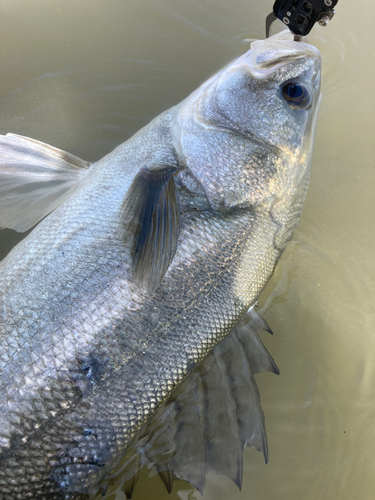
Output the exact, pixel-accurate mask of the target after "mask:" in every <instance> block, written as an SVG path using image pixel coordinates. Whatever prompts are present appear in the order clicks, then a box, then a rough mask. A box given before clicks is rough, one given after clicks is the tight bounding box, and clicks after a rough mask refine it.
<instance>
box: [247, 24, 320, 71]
mask: <svg viewBox="0 0 375 500" xmlns="http://www.w3.org/2000/svg"><path fill="white" fill-rule="evenodd" d="M304 58H311V59H314V60H317V59H318V60H319V61H321V54H320V52H319V50H318V49H317V48H316V47H314V46H313V45H310V44H308V43H306V42H295V41H294V40H293V35H291V33H290V32H289V31H288V30H286V31H283V32H281V33H278V34H276V35H274V36H272V37H271V38H266V39H265V40H255V41H254V42H252V43H251V45H250V50H249V51H248V52H246V53H245V54H244V55H243V56H242V58H241V59H240V60H241V62H243V63H245V64H246V65H247V66H248V70H249V71H250V73H251V75H252V76H253V78H255V79H258V80H263V79H264V78H267V77H269V76H270V75H271V74H272V73H274V72H276V71H277V70H279V69H280V68H282V67H283V66H287V65H289V64H290V63H292V62H293V61H297V60H298V59H304Z"/></svg>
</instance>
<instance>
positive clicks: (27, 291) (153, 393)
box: [0, 54, 320, 500]
mask: <svg viewBox="0 0 375 500" xmlns="http://www.w3.org/2000/svg"><path fill="white" fill-rule="evenodd" d="M233 64H235V63H233ZM319 64H320V63H319V59H318V58H317V57H315V58H314V57H312V56H311V54H309V55H306V56H305V57H303V58H301V57H300V59H298V61H296V60H294V59H293V60H292V61H291V62H290V63H289V64H288V65H284V66H283V67H282V68H277V69H276V70H275V71H274V72H273V73H270V74H271V77H270V78H269V79H268V80H267V79H266V80H267V81H268V82H271V83H269V86H270V88H272V89H274V90H275V89H276V88H278V87H279V85H280V83H281V82H283V81H286V80H288V79H290V78H295V77H296V76H297V75H300V74H301V73H306V72H308V70H309V68H311V67H312V66H313V67H315V71H318V68H319ZM224 71H225V70H224ZM306 74H307V73H306ZM275 75H276V76H277V78H276V77H275ZM224 76H225V75H224ZM216 78H219V79H220V74H219V76H218V75H216ZM225 78H226V77H225ZM252 78H253V77H252ZM272 78H273V79H272ZM306 78H307V77H306ZM224 82H225V80H224ZM256 83H257V82H256V81H255V83H254V88H255V87H256ZM259 85H260V90H259V92H261V91H263V90H264V81H263V83H262V81H261V83H260V84H259ZM206 88H207V84H206V87H205V86H202V90H201V93H200V92H199V90H198V91H196V93H194V94H193V95H192V96H191V98H189V99H187V100H186V101H184V102H183V103H182V104H181V105H179V106H177V107H175V108H172V109H171V110H169V111H167V112H165V113H163V114H162V115H160V116H159V117H158V118H156V119H155V120H154V121H153V122H151V123H150V124H149V125H148V126H147V127H145V128H144V129H142V130H141V131H140V132H138V134H136V135H135V136H134V137H133V138H131V139H130V140H129V141H127V142H126V143H124V144H123V145H121V146H119V147H118V148H117V149H116V150H115V151H113V152H112V153H111V154H109V155H107V156H106V157H105V158H103V159H102V160H100V161H99V162H97V163H96V164H94V165H93V166H92V167H91V170H90V171H89V173H88V175H87V177H86V178H85V179H84V181H83V182H82V183H81V185H80V186H79V188H78V189H77V191H76V192H75V193H74V194H73V195H72V196H71V197H70V198H69V199H68V200H67V201H66V202H65V203H64V204H63V205H61V206H60V207H59V208H58V209H56V210H55V211H54V212H53V213H52V214H51V215H50V216H48V217H47V218H46V219H44V220H43V221H42V222H41V223H40V224H39V225H38V226H37V227H36V228H35V229H34V231H33V232H32V233H31V234H30V235H29V236H28V237H27V238H26V239H25V240H23V241H22V242H21V243H20V244H19V245H18V246H17V247H16V248H15V249H14V250H13V251H12V252H11V253H10V254H9V255H8V256H7V258H6V259H4V261H3V262H2V263H1V264H0V342H1V344H0V353H1V354H0V369H1V377H0V409H1V415H0V445H1V454H0V498H1V499H2V500H15V499H22V500H24V499H26V498H33V499H40V500H47V499H50V500H54V499H56V500H57V499H62V498H66V497H65V495H66V494H67V493H69V492H71V493H73V492H75V493H85V492H86V491H87V489H88V488H89V487H90V486H91V485H93V484H96V483H97V482H98V481H99V480H100V479H101V478H102V477H103V476H104V475H105V473H106V471H108V470H109V469H111V468H112V467H113V466H114V465H115V464H116V463H117V461H118V460H119V458H120V457H121V455H122V453H123V452H124V450H125V449H126V447H127V446H128V445H129V443H130V442H131V441H132V439H133V438H134V436H135V434H136V432H137V430H139V429H140V428H141V427H142V426H143V425H144V423H145V422H147V420H148V419H149V418H150V416H152V414H153V412H154V411H155V409H156V408H157V407H158V406H159V405H160V404H161V403H162V402H163V401H164V400H165V399H166V398H167V397H168V395H170V394H171V392H172V391H173V389H174V388H175V387H176V386H178V384H180V383H181V382H182V381H183V380H184V379H185V378H186V376H187V375H188V374H189V373H190V372H191V370H192V369H193V368H194V367H195V366H196V365H198V364H199V363H200V362H201V361H202V360H203V359H204V358H205V356H206V355H207V354H208V353H209V352H210V350H211V349H212V348H213V347H214V346H215V345H217V343H219V342H220V341H221V340H222V339H224V338H225V337H226V336H227V335H228V334H229V333H230V332H231V331H232V330H233V328H234V327H235V326H236V324H237V323H238V322H239V321H240V319H241V318H242V317H243V315H244V314H245V312H246V311H247V309H248V308H249V307H250V306H251V305H252V304H254V302H255V301H256V300H257V298H258V296H259V294H260V292H261V290H262V289H263V287H264V286H265V284H266V282H267V280H268V279H269V277H270V276H271V274H272V272H273V269H274V266H275V265H276V263H277V260H278V259H279V257H280V254H281V252H282V250H283V249H284V246H285V243H286V241H287V240H288V239H289V238H290V236H291V231H292V229H293V228H294V227H295V225H296V224H297V221H298V218H299V214H300V211H301V208H302V204H303V200H304V196H305V191H306V187H307V181H308V175H309V157H310V149H311V141H312V140H311V137H312V128H313V123H314V113H315V108H316V106H315V104H314V106H313V107H312V109H311V110H310V111H306V112H304V113H305V115H304V118H303V120H302V119H301V117H300V116H299V118H298V120H299V121H298V123H300V124H301V132H300V134H299V135H298V134H297V135H296V136H295V137H292V138H290V141H292V142H290V141H289V142H288V138H285V133H284V132H282V130H281V129H280V130H279V128H278V123H280V121H281V123H282V127H281V128H282V129H283V130H284V131H285V127H286V128H287V125H288V123H287V122H286V119H283V120H279V122H278V123H277V122H276V123H273V122H272V121H271V122H272V123H271V122H270V125H269V126H272V127H273V129H272V133H270V134H269V137H271V138H272V140H271V139H270V141H271V142H268V143H267V141H266V140H264V138H263V137H255V136H254V130H253V129H254V126H255V125H256V124H255V125H254V123H253V124H252V128H251V130H250V128H249V130H247V129H245V128H239V127H236V126H235V125H233V123H234V122H232V123H229V122H230V120H228V119H227V118H225V120H226V121H225V120H224V119H220V120H221V121H220V120H219V121H220V123H218V120H217V119H216V118H215V116H216V115H215V113H214V112H213V111H212V109H211V108H210V110H209V111H207V102H208V103H209V105H210V106H211V104H212V102H215V99H216V98H215V96H216V95H217V94H216V93H215V89H214V90H212V88H211V87H209V91H207V92H206ZM241 88H242V87H241ZM262 89H263V90H262ZM254 91H256V90H254V89H253V92H254ZM205 92H206V93H205ZM202 93H203V94H204V96H205V98H204V99H203V101H204V106H203V107H202V109H199V103H198V104H197V101H196V96H197V95H198V96H200V95H201V94H202ZM211 94H212V95H211ZM262 95H263V94H262ZM317 95H318V90H317V91H316V95H315V97H314V99H316V98H317ZM212 96H213V97H212ZM237 97H238V98H239V99H242V90H241V92H238V93H237ZM258 97H259V96H258ZM261 97H262V96H261ZM229 98H230V99H233V95H232V94H230V95H229V97H228V99H229ZM278 98H279V96H278ZM260 100H261V99H260ZM206 101H207V102H206ZM210 103H211V104H210ZM215 106H216V104H215ZM283 106H284V104H283ZM203 108H204V109H203ZM225 108H226V109H229V110H230V109H232V108H231V106H225ZM192 109H194V110H195V109H198V111H197V116H198V115H199V116H198V119H197V118H194V111H192ZM285 109H286V108H285ZM287 112H288V113H290V111H287ZM282 113H286V111H284V108H280V118H282V116H281V114H282ZM235 115H236V116H235ZM233 116H234V118H235V119H237V116H238V110H236V106H234V108H233ZM215 120H216V122H215ZM252 120H253V121H256V120H257V117H256V118H254V117H252ZM224 121H225V123H224ZM202 123H203V125H202ZM207 123H208V124H209V125H207ZM260 123H261V122H260ZM289 125H290V126H292V125H293V123H291V124H289ZM289 125H288V126H289ZM201 126H203V127H204V133H203V136H204V138H203V139H202V137H201V136H200V131H199V127H201ZM267 126H268V125H267ZM274 129H275V130H274ZM231 131H232V132H231ZM278 131H279V132H280V133H279V136H278V137H279V143H277V140H276V139H277V133H278ZM275 137H276V139H275ZM206 139H207V140H206ZM202 140H203V142H202ZM215 162H216V163H215ZM159 163H163V164H164V165H165V164H168V165H171V166H174V167H176V168H177V169H178V171H179V172H180V173H179V174H178V178H177V180H176V182H177V185H178V186H179V189H180V197H181V228H180V233H179V238H178V247H177V252H176V255H175V256H174V259H173V261H172V264H171V265H170V267H169V269H168V272H167V274H166V276H165V278H164V279H163V281H162V283H161V285H160V286H159V288H157V289H156V291H155V292H154V293H149V292H148V291H147V289H146V288H145V287H144V286H143V285H140V284H139V283H137V282H136V280H134V278H133V276H132V270H131V256H130V252H131V244H132V242H131V240H130V238H129V237H128V235H126V234H124V224H123V213H122V208H123V200H124V198H125V196H126V193H127V190H128V189H129V186H130V184H131V182H132V180H133V179H134V176H135V175H136V174H137V173H138V172H139V170H140V168H142V167H143V166H144V165H146V164H147V165H149V164H155V165H157V164H159ZM239 166H240V167H241V168H240V172H241V176H243V175H245V178H243V177H241V178H240V179H239V170H238V169H239ZM210 168H212V169H213V170H212V171H211V173H209V170H210ZM202 169H203V170H202ZM218 169H219V170H220V169H221V170H220V171H219V174H218V175H216V174H215V172H216V173H217V172H218ZM236 169H237V170H236ZM192 174H193V176H194V177H195V179H196V180H198V188H197V187H196V186H197V182H196V180H195V179H194V177H193V176H192ZM246 176H247V177H246ZM248 193H250V194H248Z"/></svg>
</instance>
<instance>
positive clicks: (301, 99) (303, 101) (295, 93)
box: [282, 82, 312, 109]
mask: <svg viewBox="0 0 375 500" xmlns="http://www.w3.org/2000/svg"><path fill="white" fill-rule="evenodd" d="M282 94H283V97H284V99H285V100H286V102H287V104H288V106H289V107H291V108H292V109H307V108H309V107H310V105H311V101H312V97H311V92H310V90H309V89H308V88H307V87H306V86H305V85H303V84H302V83H299V82H289V83H287V84H286V85H284V87H283V88H282Z"/></svg>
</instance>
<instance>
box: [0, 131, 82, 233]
mask: <svg viewBox="0 0 375 500" xmlns="http://www.w3.org/2000/svg"><path fill="white" fill-rule="evenodd" d="M90 165H91V164H90V163H88V162H86V161H83V160H81V159H80V158H77V156H74V155H71V154H70V153H67V152H66V151H62V150H61V149H57V148H54V147H52V146H50V145H48V144H45V143H43V142H40V141H36V140H35V139H30V138H28V137H23V136H21V135H16V134H7V135H0V228H9V229H14V230H15V231H18V232H21V233H22V232H24V231H27V229H30V228H31V227H32V226H34V225H35V224H37V223H38V222H39V221H41V220H42V219H43V218H44V217H45V216H46V215H48V214H49V213H50V212H52V211H53V210H55V208H57V207H58V206H59V205H60V204H61V203H62V202H63V201H64V200H66V199H67V198H68V197H69V196H70V194H71V193H72V192H73V191H74V190H75V189H76V187H77V185H78V183H79V182H80V180H81V179H82V178H83V177H85V175H86V173H87V170H88V168H89V167H90Z"/></svg>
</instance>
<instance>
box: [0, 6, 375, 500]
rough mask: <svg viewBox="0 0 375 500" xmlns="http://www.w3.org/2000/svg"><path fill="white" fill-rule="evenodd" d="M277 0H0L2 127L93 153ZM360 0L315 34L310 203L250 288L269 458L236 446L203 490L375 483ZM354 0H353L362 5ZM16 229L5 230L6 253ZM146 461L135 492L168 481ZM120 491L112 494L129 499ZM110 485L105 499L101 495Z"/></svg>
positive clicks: (368, 75)
mask: <svg viewBox="0 0 375 500" xmlns="http://www.w3.org/2000/svg"><path fill="white" fill-rule="evenodd" d="M272 3H273V2H268V1H263V0H262V1H260V0H259V1H257V2H255V1H254V0H246V1H245V0H232V1H231V2H224V1H222V0H215V1H214V0H189V2H184V1H182V0H180V1H176V0H158V1H156V0H155V1H153V0H95V1H92V0H80V1H77V0H48V1H47V0H33V1H32V2H31V1H27V0H17V1H14V0H2V2H1V5H0V27H1V29H0V70H1V76H2V77H1V81H0V133H2V134H5V133H6V132H14V133H18V134H22V135H26V136H30V137H34V138H36V139H39V140H42V141H44V142H48V143H50V144H53V145H54V146H57V147H60V148H62V149H65V150H67V151H70V152H71V153H74V154H76V155H77V156H80V157H81V158H83V159H85V160H90V161H95V160H98V159H99V158H101V157H102V156H103V155H105V154H106V153H108V152H109V151H111V150H112V149H113V148H114V147H115V146H117V145H118V144H120V143H121V142H123V141H125V140H126V139H128V138H129V137H130V136H131V135H132V134H133V133H134V132H136V131H137V130H138V129H139V128H140V127H142V126H143V125H145V124H146V123H148V122H149V121H150V120H151V119H152V118H153V117H155V116H156V115H157V114H159V113H160V112H162V111H163V110H165V109H167V108H168V107H170V106H172V105H174V104H176V103H178V102H179V101H180V100H182V99H183V98H184V97H186V96H187V95H188V94H189V93H190V92H191V91H192V90H194V89H195V88H196V87H197V86H198V85H199V84H200V83H201V82H202V81H204V80H205V79H206V78H207V77H209V76H210V75H211V74H212V73H213V72H216V71H217V70H218V69H220V68H221V67H222V66H223V65H224V64H227V63H228V62H229V61H230V60H232V59H233V58H235V57H236V56H238V55H240V54H241V53H243V52H244V51H245V50H247V49H248V42H246V41H244V40H245V39H247V38H259V37H263V36H264V20H265V16H266V15H267V14H268V13H269V12H270V11H271V8H272ZM367 6H368V1H367V2H366V1H365V0H357V1H356V2H350V3H349V2H345V0H342V1H340V2H339V4H338V7H337V15H336V17H335V19H334V20H333V21H332V23H331V24H330V26H329V27H328V28H326V29H323V28H320V27H316V28H315V29H314V30H313V32H312V34H311V36H310V37H309V41H310V43H313V44H315V45H316V46H317V47H318V48H319V49H320V50H321V52H322V55H323V99H322V102H321V107H320V113H319V117H318V121H317V131H316V136H315V137H316V139H315V148H314V161H313V168H312V176H311V182H310V188H309V192H308V196H307V201H306V205H305V209H304V212H303V215H302V218H301V222H300V225H299V227H298V230H297V231H296V232H295V237H294V240H293V241H292V242H291V243H290V244H289V246H288V248H287V250H286V252H285V254H284V256H283V258H282V259H281V261H280V263H279V265H278V267H277V270H276V273H275V275H274V277H273V278H272V279H271V281H270V282H269V284H268V286H267V288H266V290H265V291H264V293H263V295H262V297H261V300H260V303H261V306H263V312H264V315H265V317H266V318H267V320H268V322H269V323H270V325H271V326H272V328H273V330H274V332H275V335H274V337H268V336H267V335H266V334H264V336H263V339H264V341H265V343H266V344H267V347H268V349H269V350H270V352H271V353H272V355H273V356H274V358H275V360H276V361H277V364H278V366H279V368H280V369H281V375H280V376H279V377H276V376H274V375H271V374H260V375H258V376H257V381H258V384H259V388H260V392H261V397H262V404H263V408H264V411H265V415H266V424H267V432H268V441H269V454H270V464H269V465H267V466H266V465H265V464H264V461H263V458H262V456H261V454H260V453H258V452H256V451H255V450H253V449H251V448H249V449H247V450H246V451H245V463H244V481H243V489H242V492H238V490H237V488H236V486H235V485H234V484H232V483H231V482H230V481H229V480H227V479H225V478H220V477H216V476H208V478H207V486H206V491H205V493H204V496H203V499H204V500H210V499H215V500H221V499H223V500H224V499H227V498H231V499H233V500H235V499H236V500H237V499H238V500H245V499H246V500H250V499H251V500H276V499H277V500H301V499H303V500H316V499H317V498H319V499H321V500H331V499H340V500H349V499H350V500H351V499H359V500H366V499H371V498H373V495H374V491H375V474H374V468H375V460H374V458H373V455H374V449H375V342H374V332H375V321H374V302H375V300H374V299H375V293H374V276H375V273H374V267H375V266H374V260H375V259H374V257H375V236H374V233H375V231H374V224H375V215H374V214H375V202H374V194H373V191H374V187H375V154H374V153H375V139H374V137H375V134H374V132H375V125H374V118H375V97H374V91H373V88H374V82H375V42H374V37H373V35H372V32H373V29H374V28H373V23H372V19H371V17H370V16H369V13H368V12H367V11H366V8H367V9H368V7H367ZM360 9H361V10H360ZM21 237H22V236H20V235H17V233H14V232H12V231H7V230H4V231H0V258H2V257H3V256H4V255H5V254H6V253H7V252H8V251H9V250H10V249H11V248H12V246H14V245H15V244H16V242H17V241H19V239H20V238H21ZM147 476H148V471H143V473H142V475H141V481H140V484H139V485H138V487H137V489H136V491H135V495H134V499H135V500H145V499H149V498H152V499H153V500H166V499H167V498H168V499H170V500H177V499H183V500H187V499H195V498H199V497H200V495H199V494H198V493H195V492H194V490H193V489H192V488H191V487H190V486H189V485H187V484H186V483H183V482H177V483H176V484H175V486H174V489H173V492H172V495H171V496H168V494H167V493H166V491H165V489H164V486H163V485H162V483H161V482H160V480H159V478H158V477H153V478H151V479H149V478H148V477H147ZM123 498H124V497H123V496H121V495H118V496H117V500H123ZM111 500H113V499H112V498H111Z"/></svg>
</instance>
